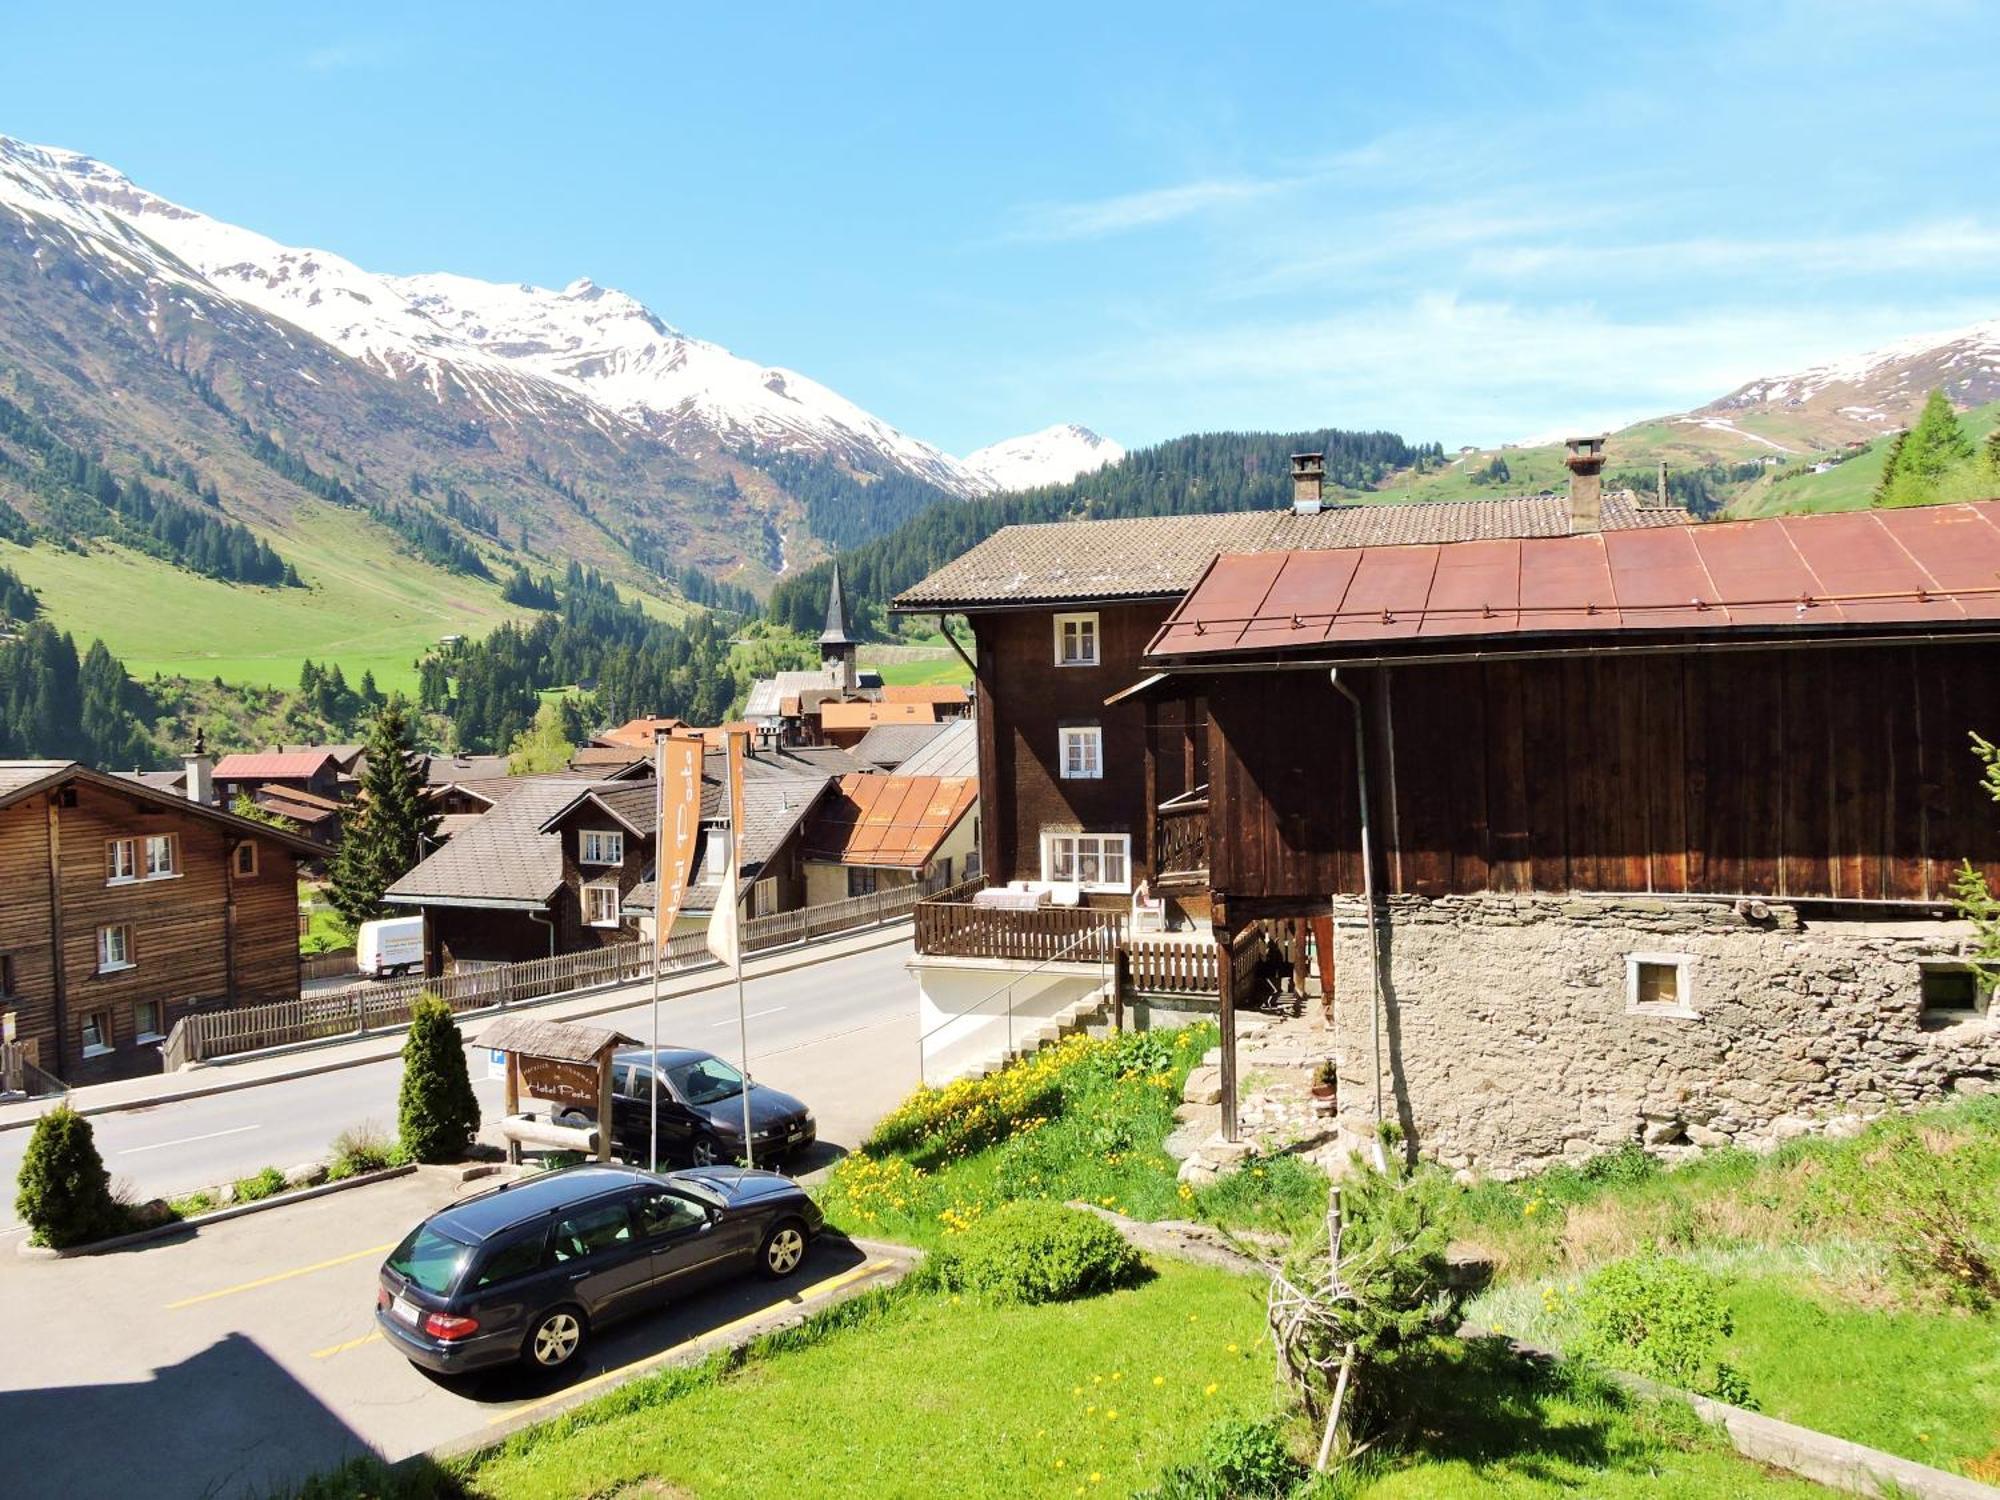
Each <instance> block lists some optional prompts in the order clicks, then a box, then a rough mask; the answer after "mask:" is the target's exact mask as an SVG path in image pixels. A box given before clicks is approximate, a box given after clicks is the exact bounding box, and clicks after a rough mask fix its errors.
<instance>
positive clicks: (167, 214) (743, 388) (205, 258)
mask: <svg viewBox="0 0 2000 1500" xmlns="http://www.w3.org/2000/svg"><path fill="white" fill-rule="evenodd" d="M0 207H11V208H13V209H15V210H16V211H17V212H20V213H22V214H23V215H35V216H38V217H39V218H40V219H42V220H43V221H45V222H48V221H52V222H53V223H55V224H58V225H60V226H62V228H64V229H66V230H68V231H69V232H70V233H71V234H73V235H74V236H75V237H76V241H77V247H78V248H80V249H83V250H86V251H87V252H90V253H94V254H96V255H99V256H101V257H107V258H110V259H112V260H114V261H115V262H116V263H117V264H118V266H119V268H120V269H121V270H123V271H125V272H127V273H137V274H140V275H144V276H146V277H148V278H149V279H151V280H153V281H155V282H157V283H158V284H159V286H160V288H161V289H162V292H163V294H165V295H173V293H174V291H176V290H178V289H182V288H196V289H201V290H206V291H211V292H214V293H217V294H219V295H221V296H223V297H226V298H228V299H230V300H232V301H235V302H237V303H240V304H243V305H246V306H248V307H251V308H255V309H257V310H259V311H261V312H264V313H267V314H270V315H272V316H274V317H277V318H281V319H283V320H285V321H286V322H288V323H290V324H292V325H294V326H295V327H296V328H298V329H300V330H303V331H304V332H305V333H307V334H310V335H312V336H313V337H315V338H317V339H320V340H322V341H324V342H325V343H327V344H330V345H332V346H333V347H334V348H336V349H338V350H340V351H341V352H342V353H343V354H346V355H349V356H351V357H353V358H354V359H357V360H359V361H361V362H362V363H363V364H365V365H367V366H369V367H370V368H372V369H374V370H376V371H378V372H380V373H382V374H384V375H387V376H389V377H390V378H392V379H395V380H398V381H407V382H415V383H417V384H419V385H421V386H423V387H425V388H427V389H428V390H429V391H430V392H431V393H432V394H433V395H434V396H435V397H436V399H437V400H439V401H440V402H444V401H448V400H465V401H469V402H470V403H472V404H473V405H475V406H476V407H478V408H479V409H481V410H482V411H483V413H484V414H486V416H487V417H488V418H489V419H491V420H494V421H498V422H523V421H534V420H546V419H547V418H548V417H549V416H550V415H552V413H553V412H555V411H557V410H563V411H569V410H572V409H573V408H574V407H575V405H576V403H577V401H578V399H579V398H580V399H581V401H583V402H585V403H587V404H588V405H589V406H590V407H592V408H595V412H593V413H591V414H590V417H589V419H590V420H592V421H595V422H597V423H598V424H599V425H601V426H604V427H606V428H607V429H611V428H616V427H618V426H631V427H638V428H641V429H643V430H645V431H646V432H648V433H649V434H651V435H654V436H657V437H661V438H663V439H665V440H666V441H668V442H669V443H670V444H672V445H673V446H674V447H676V448H683V449H687V450H690V451H699V450H701V449H702V448H704V447H719V448H723V449H737V448H748V449H750V450H752V451H766V452H790V453H803V454H809V455H815V456H820V457H825V458H829V459H834V460H836V461H839V462H842V463H845V464H848V465H850V466H852V467H855V468H858V469H861V470H864V471H870V472H885V471H886V470H888V469H899V470H902V471H903V472H905V473H908V474H912V475H915V476H916V477H918V478H921V479H924V480H927V481H929V482H931V483H933V484H936V485H938V486H940V487H941V488H943V489H945V490H947V491H950V492H952V493H955V494H959V495H963V496H973V495H979V494H983V493H988V492H990V491H991V490H992V489H994V488H996V487H1009V486H1011V485H1013V484H1016V483H1024V482H1045V481H1044V480H1042V479H1040V478H1039V477H1038V478H1036V479H1035V480H1033V481H1028V480H1015V479H1009V480H1007V481H1005V482H1004V485H1003V481H1001V480H999V479H997V478H995V477H993V474H992V473H991V472H989V468H988V467H987V466H985V465H975V464H972V463H969V462H961V461H960V460H958V459H955V458H953V457H952V456H951V455H949V454H947V453H945V452H943V451H941V450H940V449H938V448H936V447H933V446H932V445H930V444H928V443H925V442H922V441H920V440H919V439H917V438H914V437H911V436H909V435H908V434H906V433H903V432H900V431H898V430H897V429H896V428H894V427H892V426H891V425H889V424H888V423H886V422H884V421H882V420H881V419H880V418H878V417H875V416H873V415H871V414H870V413H868V412H866V411H864V410H862V409H861V408H860V407H859V406H856V405H855V404H854V403H853V402H851V401H849V400H847V399H846V398H845V397H843V396H841V395H840V394H838V393H837V392H835V391H832V390H829V389H828V388H827V387H826V386H824V385H821V384H820V383H818V382H817V381H814V380H812V379H810V378H808V377H806V376H804V375H801V374H799V373H798V372H796V371H793V370H787V369H782V368H777V367H771V366H764V365H759V364H757V363H756V362H754V361H752V360H747V359H743V358H740V357H739V356H737V355H734V354H732V353H730V352H729V351H728V350H727V349H724V348H722V347H721V346H720V345H717V344H713V343H709V342H706V341H704V340H701V339H696V338H691V337H689V336H688V335H686V334H684V333H682V332H681V331H679V330H678V329H676V328H674V327H673V326H671V325H670V324H668V323H667V322H666V321H665V320H663V319H662V318H660V317H659V316H657V315H656V314H654V313H653V312H652V311H651V310H649V309H648V308H647V307H645V306H644V305H643V304H642V303H640V302H639V301H637V300H636V299H634V298H632V297H630V296H628V295H626V294H625V293H623V292H619V291H615V290H613V289H610V288H606V287H600V286H597V285H595V284H594V283H592V282H591V281H589V280H579V281H576V282H573V283H571V284H570V285H569V286H567V287H565V288H563V289H562V290H560V291H549V290H546V289H544V288H540V287H533V286H526V285H501V284H496V283H492V282H485V281H478V280H475V279H473V278H470V277H464V276H454V275H449V274H442V273H440V274H432V275H420V276H382V275H376V274H374V273H372V272H369V271H366V270H363V269H362V268H361V267H359V266H357V265H355V264H354V263H353V262H352V261H349V260H346V259H344V258H342V257H341V256H339V255H335V254H332V253H330V252H328V251H323V250H304V249H297V248H294V247H291V246H287V245H281V244H279V243H278V242H277V241H275V240H272V239H269V238H267V237H266V236H264V235H261V234H258V233H256V232H255V231H253V230H249V229H243V228H240V227H238V226H236V225H233V224H227V223H224V222H222V221H220V220H217V219H213V218H210V217H208V216H207V215H205V214H201V213H197V212H195V211H193V210H191V209H188V208H184V207H182V206H180V205H179V204H176V203H172V202H169V201H168V200H167V199H164V198H161V197H159V196H158V195H157V194H154V193H150V192H148V191H146V190H145V189H144V188H141V187H139V186H138V185H137V184H135V183H133V182H132V181H131V180H130V179H129V178H127V177H125V176H124V175H123V174H122V173H119V172H118V171H116V170H114V169H113V168H111V167H108V166H106V165H105V164H104V163H102V162H99V161H96V160H94V159H93V158H91V157H88V156H83V155H80V154H79V153H77V152H73V151H65V150H61V149H59V148H54V147H45V146H33V145H28V144H26V143H24V142H20V141H15V140H12V139H9V138H7V137H4V136H0ZM1070 430H1071V431H1074V432H1076V433H1078V434H1080V435H1081V437H1082V438H1083V439H1085V440H1088V442H1090V443H1097V442H1100V441H1101V440H1098V439H1095V438H1093V437H1092V436H1091V435H1090V434H1088V433H1083V432H1082V430H1081V429H1070ZM1060 431H1063V429H1050V433H1051V434H1053V433H1057V432H1060ZM1049 436H1050V434H1038V435H1037V438H1035V439H1028V440H1015V442H1014V443H1013V444H1006V445H997V446H998V447H1001V448H1008V449H1011V448H1012V447H1014V446H1016V445H1018V444H1019V443H1021V442H1024V441H1025V442H1028V443H1030V444H1033V443H1036V442H1039V441H1040V440H1041V439H1044V438H1048V437H1049ZM1072 441H1074V440H1072ZM1050 446H1051V449H1052V451H1053V448H1054V447H1055V446H1057V445H1050ZM994 452H995V450H994V449H982V450H981V453H982V454H992V453H994ZM977 456H978V455H975V457H977ZM1067 461H1068V460H1067V459H1066V458H1064V459H1061V460H1056V459H1054V458H1051V459H1050V461H1049V463H1048V465H1047V468H1046V470H1045V471H1036V472H1037V473H1038V474H1039V473H1040V472H1054V471H1055V469H1057V468H1059V467H1060V463H1061V462H1067ZM1099 461H1100V462H1101V461H1102V460H1099ZM1091 466H1094V465H1092V464H1089V463H1088V462H1086V460H1085V459H1084V458H1081V457H1080V458H1078V460H1077V463H1076V467H1075V468H1072V469H1071V470H1070V472H1071V473H1075V472H1078V471H1080V470H1081V468H1083V467H1091ZM1021 472H1024V473H1025V472H1029V471H1028V470H1022V471H1021ZM1065 477H1066V476H1065Z"/></svg>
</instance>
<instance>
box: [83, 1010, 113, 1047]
mask: <svg viewBox="0 0 2000 1500" xmlns="http://www.w3.org/2000/svg"><path fill="white" fill-rule="evenodd" d="M110 1050H111V1012H110V1011H108V1010H93V1011H88V1012H86V1013H85V1014H84V1018H83V1055H84V1056H85V1057H102V1056H104V1054H105V1053H107V1052H109V1051H110Z"/></svg>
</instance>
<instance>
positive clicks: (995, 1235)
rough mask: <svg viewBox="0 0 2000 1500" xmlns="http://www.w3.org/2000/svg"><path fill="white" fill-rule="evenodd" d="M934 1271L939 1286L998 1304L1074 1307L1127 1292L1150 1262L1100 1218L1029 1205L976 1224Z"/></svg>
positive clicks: (1005, 1207) (1011, 1206) (944, 1252)
mask: <svg viewBox="0 0 2000 1500" xmlns="http://www.w3.org/2000/svg"><path fill="white" fill-rule="evenodd" d="M931 1265H932V1267H933V1270H932V1274H933V1275H934V1276H935V1277H936V1278H937V1279H938V1281H939V1283H940V1284H941V1285H944V1286H947V1287H950V1288H952V1289H953V1290H956V1291H964V1292H972V1293H975V1294H977V1295H980V1296H984V1297H990V1298H992V1299H993V1300H994V1301H996V1302H1068V1301H1070V1300H1072V1299H1073V1298H1077V1297H1087V1296H1091V1295H1093V1294H1094V1293H1097V1292H1108V1291H1111V1290H1112V1289H1114V1288H1116V1287H1121V1286H1126V1285H1129V1284H1130V1283H1131V1282H1132V1281H1133V1280H1134V1279H1136V1278H1137V1277H1138V1275H1139V1274H1140V1272H1141V1271H1142V1270H1143V1269H1144V1266H1145V1262H1143V1261H1142V1260H1141V1259H1140V1258H1139V1252H1138V1251H1137V1250H1135V1249H1133V1248H1132V1246H1131V1245H1130V1244H1128V1243H1127V1242H1126V1240H1125V1237H1124V1236H1123V1235H1121V1234H1119V1232H1118V1231H1117V1230H1115V1229H1113V1228H1112V1227H1111V1226H1110V1225H1109V1224H1107V1223H1105V1222H1104V1221H1103V1220H1102V1219H1100V1218H1098V1217H1097V1216H1096V1215H1095V1214H1088V1213H1085V1212H1083V1210H1081V1209H1076V1208H1068V1207H1065V1206H1064V1205H1063V1204H1060V1203H1047V1202H1038V1201H1035V1200H1032V1199H1023V1200H1021V1201H1018V1202H1014V1203H1006V1204H1002V1205H1001V1206H1000V1207H999V1208H997V1209H995V1210H994V1211H993V1212H992V1213H990V1214H988V1215H986V1216H985V1217H984V1218H982V1219H980V1220H979V1221H978V1222H977V1223H975V1224H973V1225H972V1226H971V1227H970V1228H969V1229H967V1230H966V1231H965V1233H964V1234H962V1235H960V1236H958V1237H957V1238H956V1239H954V1240H953V1241H951V1243H950V1244H949V1245H948V1246H946V1247H945V1248H944V1249H941V1250H938V1251H937V1252H935V1253H934V1254H933V1255H932V1257H931Z"/></svg>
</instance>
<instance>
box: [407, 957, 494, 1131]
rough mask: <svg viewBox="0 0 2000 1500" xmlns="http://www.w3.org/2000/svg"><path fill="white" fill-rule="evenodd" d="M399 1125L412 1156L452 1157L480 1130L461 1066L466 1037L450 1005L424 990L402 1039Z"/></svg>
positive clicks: (467, 1078) (474, 1102)
mask: <svg viewBox="0 0 2000 1500" xmlns="http://www.w3.org/2000/svg"><path fill="white" fill-rule="evenodd" d="M396 1112H397V1129H398V1133H399V1136H400V1138H401V1141H402V1146H403V1149H404V1150H405V1151H406V1152H408V1153H409V1156H410V1159H411V1160H412V1161H456V1160H457V1159H458V1158H459V1157H461V1156H463V1155H464V1154H465V1151H466V1148H467V1147H468V1146H470V1145H471V1144H472V1136H473V1132H474V1131H476V1130H478V1129H479V1100H478V1099H477V1098H476V1097H475V1096H474V1094H473V1092H472V1079H471V1077H470V1076H469V1075H468V1074H467V1072H466V1070H465V1041H464V1038H462V1037H461V1036H460V1035H459V1034H458V1023H457V1022H456V1021H454V1020H453V1019H452V1015H451V1007H450V1006H448V1005H446V1004H445V1003H444V1001H442V1000H440V999H439V998H438V997H437V996H435V995H423V996H420V997H419V998H418V1000H417V1003H416V1005H415V1006H413V1007H412V1008H411V1011H410V1036H409V1040H408V1041H406V1042H404V1043H403V1086H402V1090H401V1092H400V1093H399V1094H398V1095H397V1100H396Z"/></svg>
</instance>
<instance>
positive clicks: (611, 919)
mask: <svg viewBox="0 0 2000 1500" xmlns="http://www.w3.org/2000/svg"><path fill="white" fill-rule="evenodd" d="M583 920H584V921H586V922H588V923H589V924H590V925H591V926H592V927H616V926H617V925H618V884H617V882H616V881H611V880H600V881H598V882H596V883H595V884H593V885H587V886H585V887H584V888H583Z"/></svg>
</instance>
